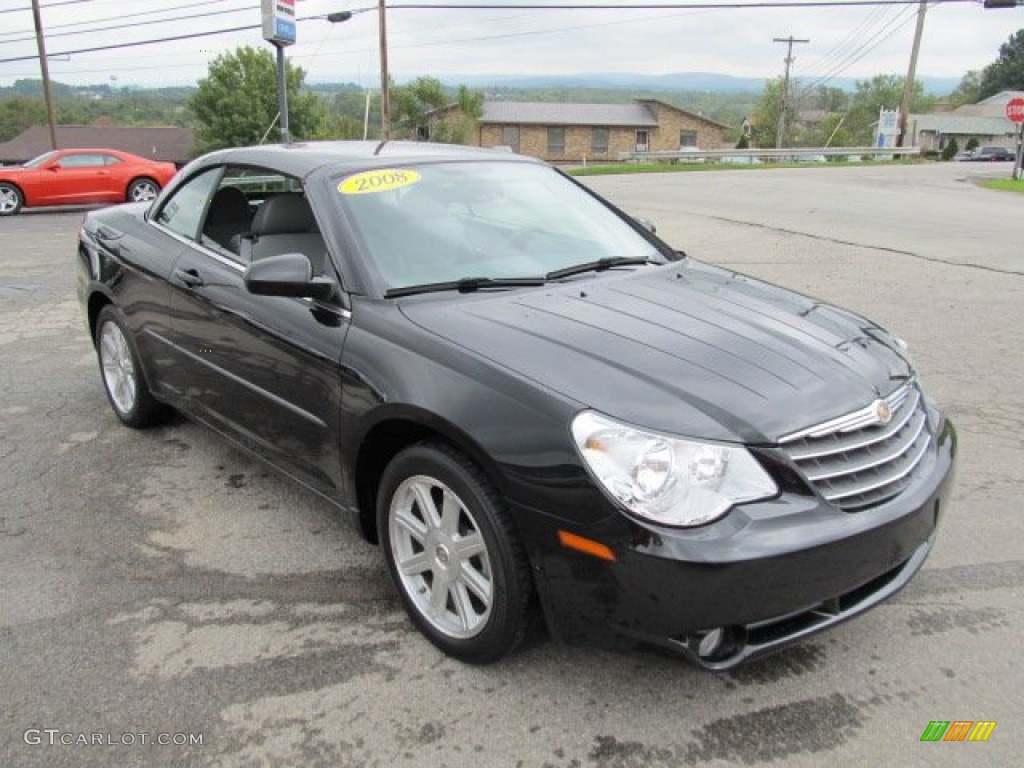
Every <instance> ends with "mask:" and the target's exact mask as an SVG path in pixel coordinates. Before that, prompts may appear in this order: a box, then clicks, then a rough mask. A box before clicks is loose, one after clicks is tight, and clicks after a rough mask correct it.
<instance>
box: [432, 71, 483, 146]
mask: <svg viewBox="0 0 1024 768" xmlns="http://www.w3.org/2000/svg"><path fill="white" fill-rule="evenodd" d="M455 107H456V108H455V110H454V112H453V113H449V114H448V115H446V116H445V118H444V119H443V120H440V121H439V122H437V123H436V124H435V125H434V126H433V128H432V129H431V131H430V140H431V141H440V142H444V143H447V144H466V143H468V142H469V141H470V140H471V139H472V137H473V136H474V135H475V134H476V132H477V129H478V127H479V125H480V118H481V117H483V115H484V95H483V94H482V93H479V92H477V91H471V90H469V88H467V87H466V86H464V85H460V86H459V91H458V93H457V94H456V96H455Z"/></svg>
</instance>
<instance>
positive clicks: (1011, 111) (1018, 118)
mask: <svg viewBox="0 0 1024 768" xmlns="http://www.w3.org/2000/svg"><path fill="white" fill-rule="evenodd" d="M1006 116H1007V117H1008V118H1010V120H1012V121H1013V122H1015V123H1024V99H1010V100H1009V101H1008V102H1006Z"/></svg>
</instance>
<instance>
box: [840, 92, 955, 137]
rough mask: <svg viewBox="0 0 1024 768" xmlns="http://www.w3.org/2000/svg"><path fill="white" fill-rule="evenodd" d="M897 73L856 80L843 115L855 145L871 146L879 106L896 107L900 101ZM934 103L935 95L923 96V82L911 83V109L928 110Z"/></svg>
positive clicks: (901, 95) (917, 110)
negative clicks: (855, 85)
mask: <svg viewBox="0 0 1024 768" xmlns="http://www.w3.org/2000/svg"><path fill="white" fill-rule="evenodd" d="M904 79H905V78H903V77H901V76H900V75H875V76H874V77H873V78H871V79H870V80H858V81H857V90H856V92H855V93H854V94H853V98H852V99H851V100H850V110H849V112H847V115H846V126H845V127H846V130H847V131H849V133H850V137H851V138H852V139H853V141H854V142H855V143H856V144H859V145H862V146H871V144H872V143H873V139H874V135H875V126H876V124H877V123H878V113H879V111H880V110H882V109H899V108H900V102H901V101H902V100H903V81H904ZM934 106H935V97H934V96H926V95H925V92H924V85H923V84H922V83H921V82H920V81H917V82H916V83H914V96H913V99H912V100H911V105H910V110H911V111H912V112H927V111H928V110H930V109H931V108H932V107H934Z"/></svg>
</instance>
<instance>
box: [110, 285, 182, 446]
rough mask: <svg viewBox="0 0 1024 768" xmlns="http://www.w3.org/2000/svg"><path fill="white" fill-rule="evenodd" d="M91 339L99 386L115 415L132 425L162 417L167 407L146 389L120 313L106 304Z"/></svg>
mask: <svg viewBox="0 0 1024 768" xmlns="http://www.w3.org/2000/svg"><path fill="white" fill-rule="evenodd" d="M95 342H96V355H97V357H98V358H99V363H100V377H101V379H102V381H103V389H104V390H105V391H106V393H107V400H109V401H110V407H111V408H113V409H114V413H115V414H116V415H117V418H119V419H120V420H121V421H122V422H123V423H124V424H126V425H127V426H129V427H133V428H135V429H143V428H145V427H152V426H155V425H157V424H160V423H162V422H163V421H166V419H167V417H168V415H169V414H170V407H169V406H166V405H164V404H163V403H161V402H159V401H158V400H157V399H156V398H154V397H153V394H152V393H151V392H150V391H149V386H148V385H147V384H146V378H145V376H144V375H143V372H142V366H141V365H139V355H138V352H136V350H135V344H134V341H133V340H132V338H131V334H129V332H128V331H127V330H126V329H125V326H124V322H123V321H122V320H121V317H120V314H119V313H118V312H117V310H116V309H114V307H113V306H111V305H109V304H108V305H107V306H105V307H104V308H103V309H101V310H100V313H99V316H98V317H97V318H96V339H95Z"/></svg>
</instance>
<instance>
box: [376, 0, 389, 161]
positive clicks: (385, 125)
mask: <svg viewBox="0 0 1024 768" xmlns="http://www.w3.org/2000/svg"><path fill="white" fill-rule="evenodd" d="M377 9H378V10H377V17H378V19H379V20H380V23H379V26H380V138H381V140H382V141H387V140H388V139H390V138H391V104H390V98H391V96H390V94H389V93H388V79H389V75H388V32H387V21H386V19H387V0H379V2H378V5H377Z"/></svg>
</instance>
